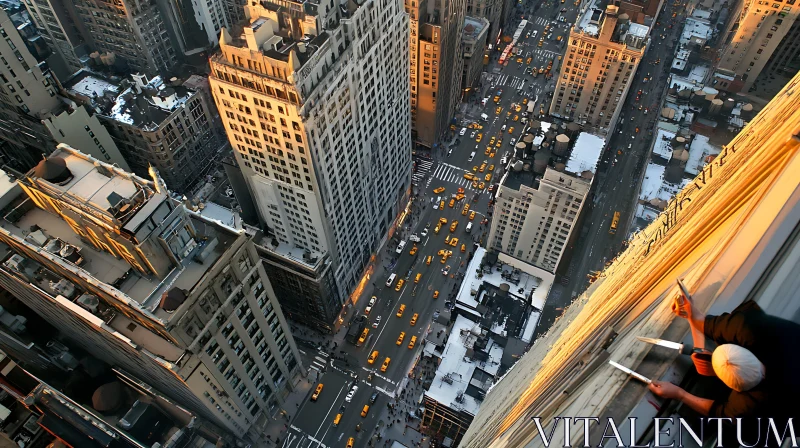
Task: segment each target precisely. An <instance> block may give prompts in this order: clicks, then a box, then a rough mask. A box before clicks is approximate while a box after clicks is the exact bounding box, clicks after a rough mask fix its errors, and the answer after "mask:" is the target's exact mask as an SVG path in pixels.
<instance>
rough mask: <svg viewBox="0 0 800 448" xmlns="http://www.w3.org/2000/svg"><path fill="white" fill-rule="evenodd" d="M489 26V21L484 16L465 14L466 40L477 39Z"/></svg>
mask: <svg viewBox="0 0 800 448" xmlns="http://www.w3.org/2000/svg"><path fill="white" fill-rule="evenodd" d="M488 27H489V21H488V20H486V19H485V18H483V17H471V16H464V40H465V41H467V40H477V39H478V37H479V36H480V35H481V33H482V32H483V30H484V29H486V28H488Z"/></svg>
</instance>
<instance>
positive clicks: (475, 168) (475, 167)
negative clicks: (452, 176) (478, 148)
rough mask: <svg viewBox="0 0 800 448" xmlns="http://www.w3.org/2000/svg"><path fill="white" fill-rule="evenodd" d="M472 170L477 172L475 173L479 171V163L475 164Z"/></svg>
mask: <svg viewBox="0 0 800 448" xmlns="http://www.w3.org/2000/svg"><path fill="white" fill-rule="evenodd" d="M472 171H473V172H475V173H477V172H478V166H477V165H475V166H473V167H472Z"/></svg>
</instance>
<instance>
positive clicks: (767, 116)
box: [460, 76, 800, 448]
mask: <svg viewBox="0 0 800 448" xmlns="http://www.w3.org/2000/svg"><path fill="white" fill-rule="evenodd" d="M798 87H800V76H795V78H794V79H792V80H791V81H790V82H789V84H788V85H787V86H786V87H784V89H783V91H781V92H780V93H779V94H778V95H777V96H776V97H775V98H774V99H773V100H772V101H771V102H770V103H769V104H768V105H767V106H766V108H765V109H764V110H762V111H761V113H760V114H759V115H757V116H756V117H755V118H754V119H753V120H751V121H750V122H749V123H748V125H747V126H746V127H745V128H744V129H743V130H742V131H741V132H740V133H739V135H738V136H736V137H735V138H734V139H733V140H732V141H730V143H729V144H728V145H726V146H724V147H723V149H722V152H721V153H720V154H719V155H717V156H716V157H715V158H713V160H711V161H709V162H708V163H707V164H706V165H705V166H703V167H702V169H701V172H700V174H699V175H698V176H697V177H695V178H694V179H693V180H691V181H689V182H688V184H686V186H685V187H684V188H683V189H682V190H681V191H679V192H677V194H676V195H675V196H674V197H673V198H672V199H671V200H670V201H669V203H668V204H667V205H666V207H665V209H664V210H663V212H662V213H661V214H660V215H659V216H658V217H657V218H656V219H655V220H654V221H653V222H652V223H651V224H650V225H649V226H647V227H646V228H644V229H642V231H641V232H637V233H636V234H634V235H633V236H632V237H631V238H630V240H629V244H628V246H627V249H626V250H625V251H624V252H623V253H621V254H620V255H618V256H617V257H616V259H615V260H614V261H613V263H611V264H610V265H609V266H608V267H606V268H605V269H604V271H603V272H601V273H600V274H599V277H598V279H597V281H595V283H594V284H593V285H592V287H591V288H589V289H588V290H587V291H586V292H585V293H584V294H583V295H582V296H581V297H579V298H577V299H576V300H575V301H574V302H573V304H572V305H571V306H570V307H569V308H568V309H567V310H566V311H565V312H564V315H563V316H561V318H560V319H559V320H558V321H557V322H556V323H555V324H554V325H553V327H552V328H550V330H549V331H548V333H547V334H546V335H544V336H542V337H541V338H540V339H539V340H537V341H536V343H535V345H534V346H533V347H532V348H531V350H530V351H528V353H526V354H525V355H524V356H523V357H522V358H521V359H520V360H519V362H518V363H517V364H516V365H515V366H514V368H513V369H511V370H510V371H509V372H508V373H507V374H506V375H505V376H504V377H503V378H502V379H501V380H500V381H499V382H498V383H497V384H496V385H495V386H494V387H493V388H492V390H491V391H490V392H489V393H488V394H487V396H486V399H485V400H484V402H483V404H482V406H481V408H480V411H479V412H478V414H477V415H476V416H475V418H474V420H473V422H472V425H471V426H470V428H469V429H468V430H467V432H466V434H465V435H464V438H463V439H462V443H461V445H460V446H461V447H466V448H479V447H481V448H482V447H509V446H543V445H544V443H543V442H542V437H543V436H546V437H548V439H549V443H550V446H566V445H573V446H574V445H584V444H586V445H595V444H599V445H602V444H603V443H604V442H607V441H608V440H607V439H605V440H603V439H602V437H603V435H609V434H611V432H612V431H611V430H610V429H609V428H608V426H607V423H608V420H607V418H608V417H613V418H614V420H615V421H616V422H617V425H618V426H617V427H618V428H619V431H618V433H617V431H614V432H615V433H616V434H618V435H619V436H620V437H621V440H620V442H617V443H619V444H621V445H624V446H633V445H634V444H635V445H636V446H647V445H648V444H649V443H652V442H653V439H654V432H653V431H648V430H646V429H645V428H644V427H643V426H648V425H650V424H652V422H653V418H655V417H669V416H684V414H682V412H684V411H683V410H682V409H678V406H683V407H684V409H685V405H681V403H680V401H679V400H662V399H659V398H656V397H654V396H653V395H652V394H650V393H648V391H647V387H644V385H643V384H642V383H641V382H640V381H639V380H636V379H634V378H632V377H630V376H629V375H627V374H625V373H623V372H621V371H619V370H617V369H615V368H614V367H612V366H610V365H609V363H608V361H609V360H611V361H616V362H618V363H619V364H621V365H623V366H625V367H627V368H629V369H632V370H634V371H636V372H638V373H639V374H641V375H643V376H645V377H648V378H650V379H652V380H661V381H671V382H673V383H675V384H681V385H684V386H685V387H687V388H690V389H689V392H690V393H692V394H694V395H696V396H700V397H703V398H706V399H714V398H717V397H718V398H720V399H724V398H725V397H727V395H728V393H729V391H727V390H726V391H724V392H723V393H722V394H721V395H716V396H715V391H714V390H712V389H710V388H709V387H708V383H707V382H705V381H703V380H702V379H701V378H700V377H699V374H698V373H697V371H696V369H695V368H694V367H693V366H691V364H692V363H691V362H687V359H686V357H680V356H679V354H678V352H677V351H675V350H667V349H664V348H663V347H656V346H653V345H651V344H646V343H643V342H641V341H639V340H637V339H636V337H637V336H647V337H652V338H663V339H668V340H671V341H683V342H690V341H691V337H690V336H689V335H688V333H689V329H688V325H686V324H685V322H684V321H683V320H682V319H681V318H678V317H677V316H675V314H674V313H673V312H672V311H671V307H672V305H673V304H674V303H675V298H676V297H678V294H679V292H678V291H679V290H678V286H677V285H676V281H675V279H677V278H681V279H683V282H684V284H685V285H686V287H687V288H688V291H689V293H690V294H692V300H693V303H694V306H695V307H697V309H699V310H701V311H703V312H706V313H708V314H711V315H720V314H722V313H724V312H730V311H731V310H733V309H734V308H735V307H736V306H738V305H740V304H742V303H744V302H745V301H752V302H754V303H756V304H757V305H758V306H760V307H761V308H762V309H763V310H764V311H765V312H766V313H767V314H770V315H773V316H780V317H782V318H784V319H789V320H793V321H794V322H797V321H798V316H799V315H800V314H798V310H800V301H798V300H797V294H796V293H795V291H796V285H797V278H798V277H797V276H798V265H797V263H796V262H795V261H794V257H795V256H797V255H798V253H800V237H799V236H798V234H797V232H796V230H797V228H798V225H800V218H799V216H800V214H798V211H800V198H798V195H797V194H796V192H797V191H798V186H800V178H799V177H798V176H797V172H798V170H800V141H799V140H798V139H797V137H796V135H797V123H798V122H800V89H798ZM786 343H787V344H791V343H790V342H786ZM687 364H688V365H687ZM782 373H783V374H787V375H791V374H792V373H791V372H782ZM720 392H722V391H720ZM555 416H559V417H560V418H561V419H560V420H559V421H557V422H555V423H554V417H555ZM535 417H538V418H539V420H538V421H539V423H540V424H541V426H542V429H543V430H544V432H545V434H540V433H539V432H537V428H536V426H537V421H536V420H534V418H535ZM581 417H597V418H598V419H599V422H602V423H600V424H595V422H593V421H591V420H589V419H587V420H583V419H581ZM572 418H576V420H577V422H576V423H574V424H573V425H572V426H571V429H570V430H568V431H566V432H567V435H566V437H565V436H564V433H565V430H564V419H568V420H571V421H574V420H572ZM632 419H638V423H637V424H636V425H635V426H633V424H632V423H633V422H632ZM581 420H583V421H581ZM691 420H695V421H696V418H694V417H692V418H688V419H687V423H689V421H691ZM644 421H646V422H647V423H646V424H644V425H642V422H644ZM620 422H624V427H623V426H622V425H620ZM582 423H586V424H587V428H588V429H587V431H586V436H587V439H586V442H584V425H583V424H582ZM590 423H591V427H589V426H588V425H589V424H590ZM673 423H675V424H676V425H678V422H677V420H674V421H673ZM552 424H555V425H557V428H556V429H555V430H553V431H552V432H551V429H550V428H551V427H552V426H551V425H552ZM689 424H690V425H693V424H694V423H689ZM752 424H753V423H752V422H747V420H745V422H744V423H743V426H747V425H752ZM781 427H782V425H781ZM713 428H714V430H710V426H709V427H706V430H705V438H706V439H708V438H715V437H716V435H717V427H716V425H714V426H713ZM723 428H724V427H723ZM749 428H753V427H752V426H749ZM604 429H606V430H607V431H604ZM731 430H732V432H731V433H730V435H731V436H732V437H735V436H736V428H724V431H725V432H728V431H731ZM676 431H677V430H676ZM676 431H673V432H672V434H671V435H669V436H665V437H659V438H656V441H657V442H656V443H657V444H659V445H670V444H671V443H674V444H675V445H678V444H679V443H680V442H679V441H678V436H677V434H676ZM694 431H696V432H698V433H699V432H700V431H699V430H698V429H697V428H696V427H695V429H694ZM662 434H663V432H662ZM683 436H688V434H687V433H686V432H685V431H684V432H683ZM700 437H704V436H703V435H701V436H700ZM683 440H684V441H685V440H687V439H686V438H684V439H683ZM742 440H744V439H742ZM705 442H708V443H711V441H710V440H705ZM691 443H694V442H691ZM717 443H721V442H719V441H718V442H717Z"/></svg>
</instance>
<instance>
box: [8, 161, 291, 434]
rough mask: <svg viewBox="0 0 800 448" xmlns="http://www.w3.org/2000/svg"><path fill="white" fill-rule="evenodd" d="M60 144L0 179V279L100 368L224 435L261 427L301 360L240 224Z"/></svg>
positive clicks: (160, 184) (159, 182) (277, 405)
mask: <svg viewBox="0 0 800 448" xmlns="http://www.w3.org/2000/svg"><path fill="white" fill-rule="evenodd" d="M151 174H152V178H153V179H152V180H146V179H143V178H140V177H137V176H135V175H132V174H131V173H127V172H124V171H122V170H120V169H119V168H116V167H114V166H112V165H110V164H107V163H104V162H102V161H100V160H97V159H94V158H92V157H90V156H87V155H85V154H82V153H80V152H78V151H76V150H74V149H72V148H70V147H68V146H66V145H59V148H58V149H57V150H56V151H55V152H54V153H53V154H51V155H50V157H48V158H47V159H46V160H43V161H42V162H40V164H39V165H37V167H36V168H35V169H33V170H31V171H30V172H28V173H26V174H25V175H24V176H22V177H21V178H19V180H18V181H16V182H4V183H2V191H0V198H2V204H3V206H4V208H3V215H4V219H3V225H2V229H0V243H2V244H0V286H2V287H3V288H4V289H6V290H8V291H10V292H11V293H12V294H13V295H14V296H15V297H17V298H19V300H20V301H22V302H23V303H24V304H25V305H26V306H28V307H29V308H30V309H32V310H33V311H35V312H36V313H37V314H39V315H40V316H41V317H43V318H44V319H46V320H47V321H48V322H50V323H51V324H52V325H53V326H55V327H56V328H57V329H58V330H59V331H60V332H61V334H62V335H63V336H64V337H66V338H68V339H69V340H71V341H74V342H75V343H77V344H79V345H80V346H81V347H82V348H83V349H84V350H85V351H87V352H88V353H90V354H92V355H93V356H95V357H97V358H99V359H101V360H103V361H104V362H106V363H107V364H109V365H112V366H116V367H118V368H120V369H122V370H124V371H128V372H131V373H133V374H134V375H135V376H136V377H139V378H143V379H145V380H146V381H147V382H148V383H149V384H151V385H152V386H153V387H155V388H156V389H157V390H158V391H159V392H160V393H163V394H164V395H167V396H168V397H170V399H172V400H174V401H175V402H176V403H178V404H179V405H180V406H182V407H185V408H187V409H189V410H191V411H192V412H195V413H197V414H198V415H201V416H202V417H203V418H206V419H208V420H210V421H212V422H215V423H216V424H217V425H219V426H220V427H222V428H225V429H226V430H227V431H228V432H229V433H230V434H231V435H232V436H234V437H235V438H238V439H242V440H245V441H248V442H249V443H256V444H258V443H263V441H262V437H263V435H262V432H263V431H262V430H263V429H264V427H265V425H266V424H267V422H268V421H269V419H270V418H271V417H272V416H274V415H275V414H276V413H277V412H278V410H279V408H280V407H281V406H282V405H283V402H284V398H285V396H286V394H287V393H288V391H289V390H291V389H292V388H293V387H294V386H295V385H296V384H297V382H298V381H299V375H300V374H301V371H302V369H303V368H302V366H301V365H300V364H299V362H300V358H299V352H298V351H297V347H296V346H295V343H294V339H293V338H292V335H291V333H290V332H289V326H288V324H287V323H286V320H285V319H284V317H283V314H282V312H281V310H280V305H279V304H278V302H277V299H276V297H275V294H274V292H273V290H272V287H271V286H270V282H269V279H268V278H267V276H266V273H265V272H264V268H263V266H262V264H261V261H260V258H259V257H258V254H257V252H256V249H255V247H254V245H253V243H252V241H251V240H250V238H249V237H248V236H247V235H245V233H244V231H242V230H237V229H233V228H229V227H225V226H223V225H220V224H218V223H216V222H212V221H207V220H205V218H203V217H202V215H200V214H197V213H193V212H190V211H188V210H187V209H186V208H185V207H184V206H183V205H182V204H180V203H178V202H177V201H175V200H174V199H172V198H171V197H170V195H169V192H168V191H167V190H166V187H165V185H164V183H163V181H162V180H161V179H160V178H159V177H158V175H157V174H156V173H155V172H154V171H153V172H151Z"/></svg>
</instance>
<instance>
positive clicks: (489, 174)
mask: <svg viewBox="0 0 800 448" xmlns="http://www.w3.org/2000/svg"><path fill="white" fill-rule="evenodd" d="M483 179H484V180H486V182H489V181H490V180H492V173H488V174H486V177H484V178H483Z"/></svg>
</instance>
